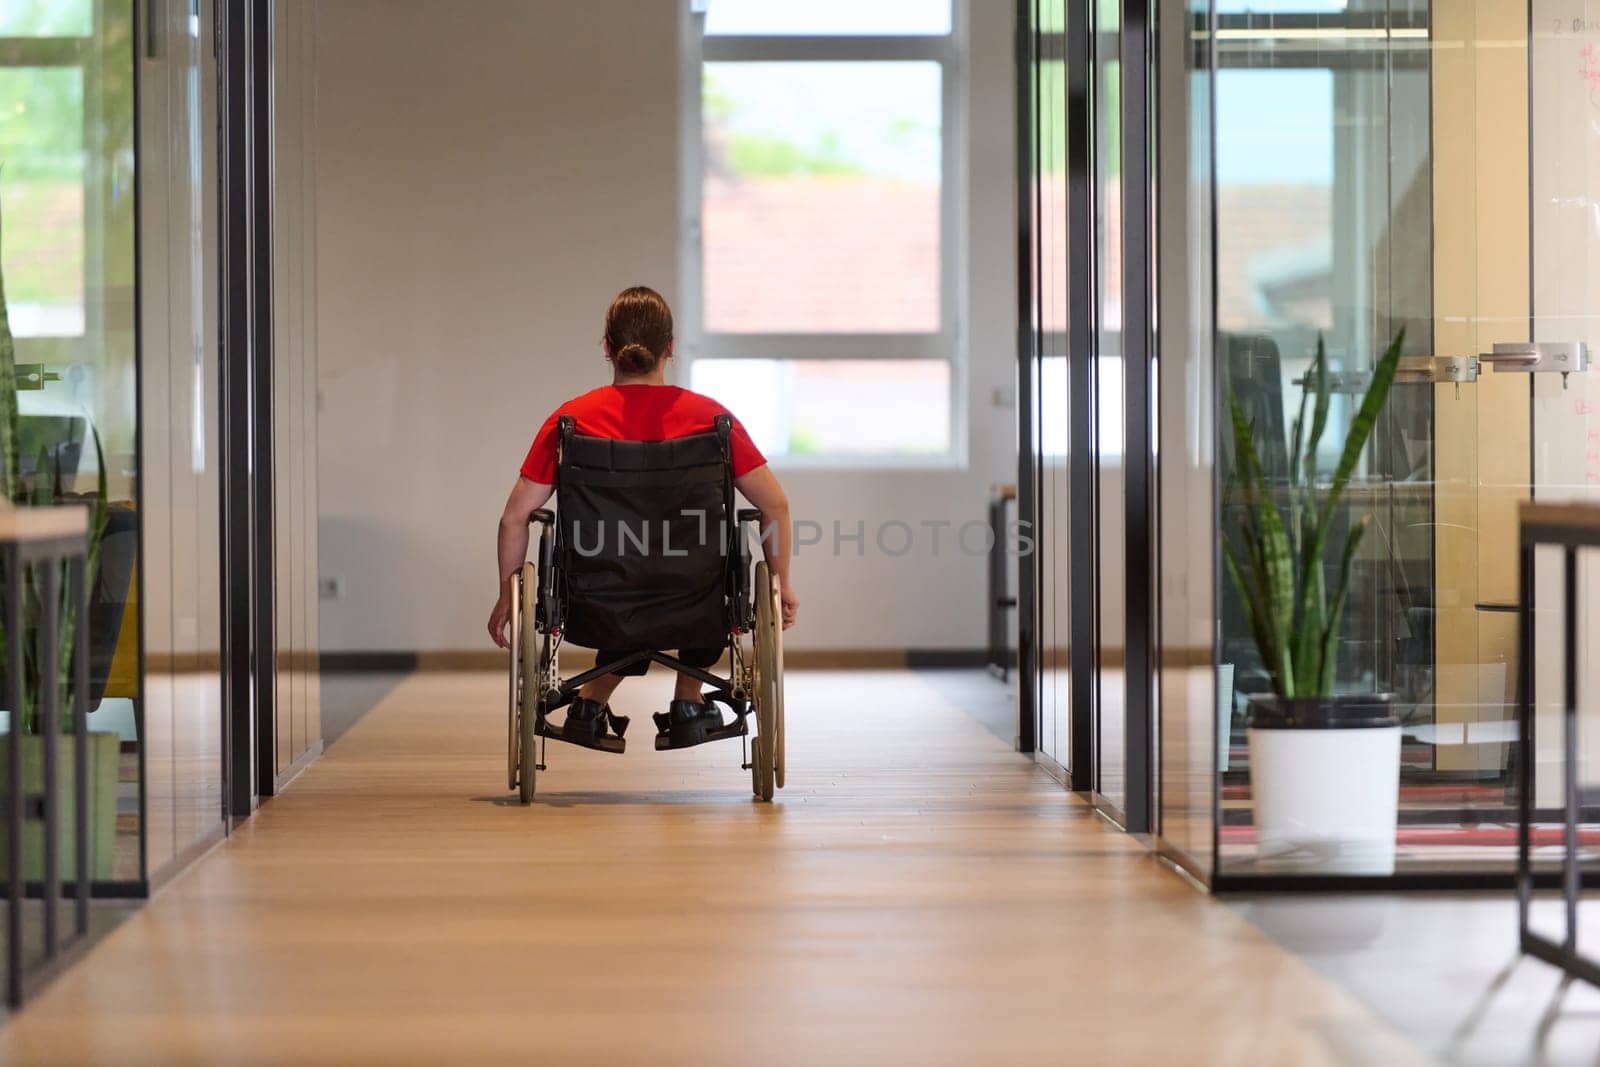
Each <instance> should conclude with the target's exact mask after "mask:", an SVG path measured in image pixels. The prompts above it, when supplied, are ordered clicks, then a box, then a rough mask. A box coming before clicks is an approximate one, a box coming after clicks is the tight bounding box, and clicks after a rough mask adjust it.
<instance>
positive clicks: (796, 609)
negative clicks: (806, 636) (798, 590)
mask: <svg viewBox="0 0 1600 1067" xmlns="http://www.w3.org/2000/svg"><path fill="white" fill-rule="evenodd" d="M779 598H780V599H781V600H782V601H783V628H784V629H785V630H787V629H789V627H791V626H793V625H794V620H795V616H797V615H799V614H800V598H799V597H798V596H797V595H795V591H794V590H793V589H791V588H789V587H788V586H784V588H783V590H782V592H781V593H780V594H779Z"/></svg>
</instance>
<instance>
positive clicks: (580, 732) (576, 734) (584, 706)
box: [561, 697, 621, 745]
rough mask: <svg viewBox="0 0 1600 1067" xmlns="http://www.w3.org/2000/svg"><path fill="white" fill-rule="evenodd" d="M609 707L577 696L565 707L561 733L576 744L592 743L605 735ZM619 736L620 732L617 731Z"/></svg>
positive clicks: (609, 714)
mask: <svg viewBox="0 0 1600 1067" xmlns="http://www.w3.org/2000/svg"><path fill="white" fill-rule="evenodd" d="M610 716H611V709H610V707H608V706H607V705H605V704H601V703H599V702H597V701H594V700H585V699H584V698H583V697H578V698H577V699H575V700H573V702H572V705H571V706H570V707H569V708H567V719H566V721H565V722H563V723H562V724H561V735H562V736H563V737H565V738H566V739H567V740H568V741H576V742H577V743H578V744H580V745H581V744H586V743H587V744H593V743H594V742H596V741H598V740H600V739H601V738H602V737H604V736H605V735H606V720H607V719H608V718H609V717H610ZM618 736H621V732H620V731H619V732H618Z"/></svg>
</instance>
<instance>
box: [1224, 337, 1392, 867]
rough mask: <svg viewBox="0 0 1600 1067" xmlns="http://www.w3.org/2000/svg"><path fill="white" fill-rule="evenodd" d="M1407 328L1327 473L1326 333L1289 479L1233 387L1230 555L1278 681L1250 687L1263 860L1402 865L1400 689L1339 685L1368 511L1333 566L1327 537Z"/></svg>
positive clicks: (1303, 401)
mask: <svg viewBox="0 0 1600 1067" xmlns="http://www.w3.org/2000/svg"><path fill="white" fill-rule="evenodd" d="M1404 339H1405V331H1403V330H1402V331H1401V332H1400V335H1399V336H1397V337H1396V338H1395V340H1394V343H1393V344H1391V345H1390V346H1389V348H1388V350H1387V351H1386V352H1384V354H1383V356H1382V357H1381V358H1380V359H1379V360H1378V363H1377V366H1375V367H1374V368H1373V372H1372V381H1371V383H1370V384H1369V385H1368V386H1367V390H1366V393H1365V395H1364V396H1363V397H1362V398H1361V403H1360V406H1359V407H1358V408H1357V410H1356V413H1355V417H1354V418H1353V419H1352V421H1351V423H1350V429H1349V432H1348V434H1347V435H1346V437H1345V441H1344V445H1343V448H1342V449H1341V451H1340V454H1339V461H1338V465H1337V466H1336V467H1335V468H1334V471H1333V475H1332V477H1331V479H1330V480H1329V481H1327V482H1326V483H1325V484H1324V483H1322V482H1320V481H1319V479H1318V474H1317V453H1318V449H1319V446H1320V445H1321V442H1322V437H1323V433H1324V431H1325V430H1326V429H1327V425H1328V414H1329V407H1330V403H1329V392H1330V390H1329V382H1328V366H1327V352H1326V349H1325V348H1324V346H1323V344H1322V342H1321V341H1320V340H1319V341H1318V342H1317V353H1316V357H1315V359H1314V360H1313V361H1312V364H1311V370H1310V372H1309V373H1308V374H1307V376H1306V380H1305V386H1304V389H1303V391H1302V393H1301V396H1300V406H1299V412H1298V414H1297V415H1296V417H1295V420H1294V424H1293V426H1292V428H1291V429H1290V431H1289V442H1288V448H1287V453H1286V458H1287V474H1286V476H1280V477H1278V478H1275V479H1274V478H1269V476H1268V474H1267V472H1266V468H1265V467H1264V465H1263V463H1262V459H1261V453H1260V451H1258V449H1257V447H1256V441H1255V428H1254V426H1253V425H1252V424H1251V423H1250V422H1249V421H1248V420H1247V419H1246V417H1245V415H1244V412H1243V411H1242V409H1241V407H1240V404H1239V403H1238V401H1237V399H1236V398H1235V397H1234V395H1233V393H1232V390H1230V391H1229V395H1228V411H1229V421H1230V423H1231V426H1232V436H1233V446H1234V448H1233V451H1234V459H1233V471H1232V474H1231V477H1230V485H1229V495H1230V503H1231V504H1232V505H1233V506H1232V507H1231V508H1230V509H1229V510H1230V512H1231V513H1232V514H1233V515H1236V516H1237V519H1236V520H1232V518H1231V516H1230V521H1228V522H1226V523H1225V524H1224V528H1223V532H1222V538H1221V540H1222V550H1223V561H1224V565H1225V567H1226V568H1227V571H1228V575H1229V578H1230V579H1231V580H1232V582H1233V584H1234V586H1235V588H1236V589H1237V590H1238V592H1239V597H1240V599H1241V600H1242V601H1243V604H1244V608H1245V617H1246V619H1247V622H1248V625H1249V628H1250V632H1251V636H1252V637H1253V638H1254V641H1255V645H1256V649H1257V651H1259V652H1260V654H1261V661H1262V664H1263V665H1264V667H1265V669H1266V672H1267V674H1268V676H1269V677H1270V679H1271V685H1272V691H1271V693H1269V694H1264V695H1258V696H1255V697H1253V698H1251V700H1250V707H1249V715H1248V721H1247V727H1248V732H1249V745H1250V777H1251V797H1252V801H1253V806H1254V809H1255V828H1256V836H1257V842H1258V849H1259V853H1258V856H1259V858H1258V866H1259V867H1261V868H1263V869H1269V870H1292V871H1303V872H1307V873H1310V872H1315V873H1335V874H1358V875H1384V874H1392V873H1393V872H1394V837H1395V822H1396V816H1397V813H1398V802H1399V788H1400V726H1399V723H1398V721H1397V720H1396V718H1395V717H1394V714H1393V711H1392V708H1391V698H1390V696H1389V695H1387V694H1374V693H1357V694H1349V693H1336V692H1335V691H1334V681H1335V676H1336V671H1335V668H1336V667H1337V664H1338V653H1339V624H1340V621H1341V619H1342V617H1343V614H1344V609H1345V604H1346V598H1347V597H1348V595H1349V591H1350V572H1351V564H1352V562H1353V561H1354V559H1355V555H1356V550H1357V549H1358V548H1359V547H1360V545H1361V539H1362V536H1363V535H1364V534H1365V533H1366V530H1367V527H1368V526H1369V525H1370V524H1371V522H1372V516H1370V515H1363V516H1361V517H1360V518H1359V519H1357V520H1355V521H1353V522H1351V524H1350V528H1349V532H1348V533H1347V534H1346V535H1345V536H1344V538H1343V545H1342V548H1341V549H1340V550H1339V554H1338V557H1337V562H1336V563H1335V564H1334V565H1333V567H1332V568H1331V571H1330V567H1329V563H1330V559H1329V555H1330V553H1329V548H1330V546H1329V541H1330V535H1331V533H1332V530H1333V525H1334V519H1335V516H1336V514H1337V510H1338V507H1339V501H1340V498H1341V497H1342V495H1343V494H1344V490H1345V488H1346V486H1347V485H1348V484H1349V481H1350V476H1351V474H1352V472H1353V471H1354V470H1355V468H1356V464H1357V462H1359V460H1360V458H1361V453H1362V450H1363V449H1364V448H1365V447H1366V444H1367V440H1368V439H1369V438H1370V437H1371V436H1372V431H1373V427H1374V426H1375V425H1376V424H1377V420H1378V415H1379V413H1380V412H1381V411H1382V410H1383V406H1384V403H1385V402H1386V401H1387V400H1388V396H1389V389H1390V386H1392V385H1393V384H1394V376H1395V371H1396V369H1397V367H1398V365H1399V362H1400V352H1401V348H1402V345H1403V342H1404ZM1308 402H1309V403H1310V407H1311V410H1310V412H1309V421H1308V413H1307V410H1306V409H1307V405H1308ZM1330 574H1331V577H1332V583H1331V589H1330V582H1329V578H1330Z"/></svg>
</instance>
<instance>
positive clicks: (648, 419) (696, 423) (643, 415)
mask: <svg viewBox="0 0 1600 1067" xmlns="http://www.w3.org/2000/svg"><path fill="white" fill-rule="evenodd" d="M724 414H727V415H730V417H731V413H730V412H729V411H728V409H727V408H725V407H723V406H722V405H721V404H719V403H717V402H716V401H715V400H712V399H711V398H710V397H709V396H701V395H700V394H699V393H692V392H690V391H689V390H687V389H680V388H678V387H677V386H676V385H604V386H601V387H600V388H599V389H592V390H590V391H589V392H587V393H584V394H583V395H582V396H580V397H574V398H573V399H571V400H569V401H567V402H566V403H565V404H562V405H561V406H560V407H558V408H556V409H555V411H553V412H551V413H550V417H549V418H548V419H545V420H544V425H543V426H541V427H539V433H538V436H536V437H535V438H534V439H533V447H532V448H530V449H528V458H527V459H525V460H523V461H522V476H523V477H524V478H526V479H528V480H529V481H530V482H538V483H539V484H541V485H554V484H555V481H556V420H557V419H559V418H560V417H561V416H563V415H571V416H572V417H573V419H574V420H575V421H576V423H577V425H576V427H575V428H576V429H577V431H578V432H579V433H581V434H584V435H586V436H588V437H609V438H611V439H612V440H614V441H668V440H671V439H672V438H674V437H690V436H693V435H694V434H697V433H709V432H710V431H711V430H712V428H713V421H714V420H715V419H716V417H717V416H718V415H724ZM728 444H729V452H730V454H731V456H732V459H733V476H734V477H735V478H742V477H743V476H744V475H746V474H749V473H750V472H751V471H753V470H755V469H756V468H757V467H759V466H761V465H762V464H764V463H766V462H767V458H766V457H765V456H763V455H762V454H761V450H760V449H758V448H757V447H756V445H755V442H754V441H752V440H750V435H749V434H748V433H746V432H745V428H744V426H743V425H742V424H741V423H740V422H739V420H738V419H737V418H735V419H734V420H733V434H732V436H731V437H730V438H729V442H728Z"/></svg>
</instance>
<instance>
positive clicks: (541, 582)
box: [507, 415, 785, 804]
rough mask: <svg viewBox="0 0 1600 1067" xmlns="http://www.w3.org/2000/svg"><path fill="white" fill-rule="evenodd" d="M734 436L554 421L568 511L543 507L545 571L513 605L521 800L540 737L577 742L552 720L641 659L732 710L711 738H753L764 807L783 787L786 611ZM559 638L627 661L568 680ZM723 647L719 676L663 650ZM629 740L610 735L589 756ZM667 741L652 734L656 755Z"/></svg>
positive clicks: (523, 579)
mask: <svg viewBox="0 0 1600 1067" xmlns="http://www.w3.org/2000/svg"><path fill="white" fill-rule="evenodd" d="M731 430H732V420H731V419H730V418H729V417H728V416H727V415H721V416H718V417H717V419H716V420H715V422H714V424H713V426H712V427H711V428H710V430H709V431H708V432H706V433H702V434H696V435H693V436H689V437H680V438H675V439H672V440H667V441H615V440H611V439H608V438H600V437H588V436H585V435H582V434H579V433H577V432H576V430H575V425H574V422H573V420H572V419H571V418H570V417H568V416H563V417H562V418H561V419H560V420H558V423H557V448H558V453H557V463H556V487H555V489H556V496H555V499H556V503H557V505H558V507H559V517H558V515H557V513H556V512H554V511H551V510H550V509H548V508H540V509H539V510H538V511H536V512H534V513H533V515H532V517H531V519H530V524H531V525H534V526H537V527H538V528H539V539H538V552H537V556H536V561H527V562H524V563H523V565H522V569H521V571H520V572H518V574H517V576H516V581H515V583H514V584H515V588H514V590H513V597H512V608H511V627H510V629H511V658H510V683H511V685H510V705H509V709H508V720H509V728H508V744H507V747H508V751H509V756H508V761H507V763H508V766H507V771H508V780H509V788H510V789H511V790H512V791H513V792H515V793H517V794H518V796H519V798H520V800H521V802H522V803H523V804H532V803H533V800H534V793H535V788H536V784H537V780H538V775H539V772H541V771H545V770H547V767H546V764H545V754H546V744H547V742H549V741H558V742H563V741H568V739H567V738H566V737H565V736H563V734H562V730H561V727H560V726H559V725H557V724H553V723H552V722H551V721H550V716H551V715H552V713H554V712H556V711H558V710H560V709H562V708H565V707H568V706H569V705H570V704H571V703H572V701H573V700H574V699H575V698H576V697H577V694H578V689H579V688H580V687H581V686H583V685H584V684H585V683H587V682H589V681H590V680H592V679H594V678H598V677H600V676H602V675H605V674H611V673H616V672H620V671H624V670H627V669H628V668H630V667H636V666H637V665H639V664H640V663H648V662H654V663H660V664H662V665H663V666H665V667H668V668H671V669H672V670H675V671H682V672H684V673H686V674H688V675H689V676H691V677H694V678H697V679H699V680H700V682H701V683H702V684H704V685H706V686H708V687H709V688H708V689H707V691H706V694H705V695H706V699H708V700H711V701H715V702H716V703H718V704H721V705H724V706H726V707H727V708H728V709H729V711H731V712H732V713H733V715H734V722H733V723H731V724H727V725H725V726H724V728H723V729H721V730H719V731H716V732H715V734H714V735H712V737H711V738H710V740H724V739H731V738H734V737H738V738H739V739H740V744H741V750H743V747H744V745H745V743H746V742H748V754H747V756H746V758H745V759H743V761H742V764H741V769H746V770H749V771H750V776H751V789H752V791H753V792H754V794H755V796H756V797H757V798H759V799H760V800H762V801H764V802H770V801H771V800H772V796H773V791H774V790H775V789H782V788H783V782H784V755H785V753H784V741H783V735H784V730H783V612H782V604H781V601H780V599H779V588H778V580H777V576H776V575H775V574H773V573H772V572H771V569H770V568H769V567H768V565H767V563H766V562H765V561H762V562H759V563H756V564H755V566H754V568H752V567H751V552H750V546H749V540H748V537H747V536H746V528H747V527H748V526H750V525H756V524H758V522H759V519H758V514H757V512H756V511H755V510H754V509H752V508H745V509H739V510H735V507H734V489H733V466H732V462H731V459H730V452H729V436H730V433H731ZM752 570H753V573H752ZM563 643H571V644H573V645H577V646H581V647H584V648H597V649H631V650H633V651H629V652H627V653H626V654H624V655H622V656H621V658H617V659H613V660H612V661H611V662H608V663H597V664H596V665H595V667H594V668H593V669H591V670H586V671H583V672H582V673H581V674H577V675H574V676H573V677H571V678H566V679H563V678H562V677H561V676H560V672H559V668H558V654H559V652H560V649H561V646H562V645H563ZM720 646H725V647H726V648H727V650H728V662H729V664H730V666H731V672H730V676H729V677H726V678H723V677H720V676H718V675H716V674H713V673H711V672H710V671H709V670H706V669H701V668H698V667H693V666H690V665H688V664H685V663H683V662H682V661H681V660H680V659H678V658H677V657H675V656H672V655H669V654H668V653H667V652H665V651H663V649H679V650H681V649H684V648H711V647H720ZM752 716H753V717H754V719H755V726H756V730H755V735H754V736H753V737H752V736H751V735H750V729H749V721H748V720H749V719H750V718H751V717H752ZM568 743H577V742H576V741H572V742H568ZM624 745H625V742H624V739H623V738H622V737H621V736H617V737H606V738H604V739H603V740H602V741H601V742H600V743H598V744H593V743H591V744H587V745H585V747H590V748H600V749H602V750H604V751H611V752H621V751H622V750H623V748H624ZM671 747H672V745H671V744H670V741H669V740H668V738H667V737H665V736H658V737H657V739H656V748H657V749H665V748H671Z"/></svg>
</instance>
